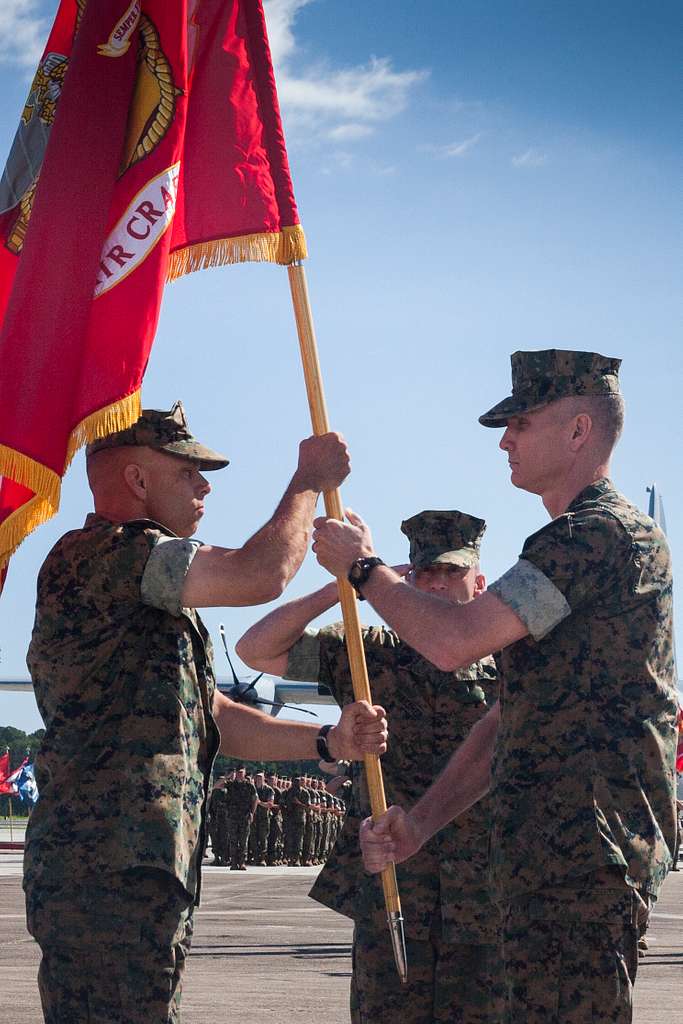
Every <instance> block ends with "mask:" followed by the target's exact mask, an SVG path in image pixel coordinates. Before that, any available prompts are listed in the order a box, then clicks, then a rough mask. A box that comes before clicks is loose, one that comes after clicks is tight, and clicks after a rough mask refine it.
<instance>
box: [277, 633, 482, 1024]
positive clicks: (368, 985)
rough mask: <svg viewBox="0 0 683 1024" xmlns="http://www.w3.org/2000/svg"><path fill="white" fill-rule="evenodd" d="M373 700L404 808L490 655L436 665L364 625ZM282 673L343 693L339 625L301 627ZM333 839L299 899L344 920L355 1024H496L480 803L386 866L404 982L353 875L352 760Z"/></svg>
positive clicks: (455, 727) (381, 922) (367, 878)
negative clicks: (391, 878)
mask: <svg viewBox="0 0 683 1024" xmlns="http://www.w3.org/2000/svg"><path fill="white" fill-rule="evenodd" d="M363 641H364V646H365V652H366V659H367V664H368V673H369V677H370V686H371V690H372V695H373V700H375V701H376V702H377V703H379V704H381V705H382V706H383V707H384V708H386V710H387V717H388V720H389V722H390V723H391V725H390V728H391V739H390V743H389V748H388V750H387V753H386V754H385V755H384V756H383V758H382V766H383V772H384V781H385V787H386V793H387V800H388V802H390V803H399V804H404V805H410V804H412V803H414V802H415V801H416V800H417V799H418V798H419V797H420V796H422V794H423V793H424V791H425V790H426V789H427V788H428V786H429V784H430V783H431V781H432V779H433V778H434V776H435V775H436V774H438V772H440V771H441V769H442V768H443V767H444V765H445V763H446V761H447V760H448V758H449V757H450V755H451V754H452V752H453V748H454V747H455V746H456V745H457V744H458V743H459V742H460V741H461V740H462V739H464V737H465V736H466V735H467V733H468V732H469V730H470V728H471V727H472V726H473V725H474V723H475V722H476V721H478V720H479V719H480V718H481V717H482V715H483V714H485V712H486V711H487V710H488V708H489V706H490V705H491V704H493V703H495V701H496V699H497V695H498V683H497V679H496V670H495V666H494V664H493V662H492V661H491V660H490V659H487V660H486V661H483V662H479V663H477V664H475V665H472V666H471V667H470V668H469V669H464V670H461V671H459V672H456V673H450V672H440V671H439V670H438V669H436V668H434V666H433V665H431V664H429V662H427V661H425V660H424V659H423V658H421V657H420V656H419V655H418V654H417V653H416V652H415V651H413V650H411V648H409V647H408V646H407V645H406V644H403V643H401V641H400V640H399V638H398V637H397V636H396V634H395V633H393V632H392V631H391V630H388V629H384V628H382V627H372V628H365V629H364V630H363ZM286 678H289V679H299V680H318V681H319V682H322V683H324V684H325V685H326V686H329V688H330V690H331V691H332V694H333V696H334V698H335V700H336V701H337V703H338V704H340V705H343V704H345V703H348V702H349V701H352V700H353V699H354V698H353V691H352V684H351V676H350V673H349V665H348V659H347V654H346V650H345V647H344V642H343V627H342V626H341V625H337V626H330V627H326V628H324V629H321V630H319V631H317V632H309V631H307V632H306V633H305V634H304V636H303V637H302V638H301V640H299V641H298V642H297V643H296V644H295V645H294V646H293V647H292V649H291V651H290V656H289V662H288V666H287V673H286ZM354 769H355V772H356V778H355V781H354V791H353V798H352V803H351V807H350V810H349V812H348V815H347V818H346V821H345V823H344V827H343V829H342V832H341V834H340V836H339V838H338V839H337V843H336V846H335V848H334V850H333V851H332V853H331V855H330V857H329V858H328V861H327V864H326V866H325V867H324V868H323V870H322V871H321V873H320V875H319V876H318V880H317V881H316V883H315V885H314V886H313V889H312V890H311V896H312V897H313V898H314V899H316V900H318V901H319V902H321V903H323V904H324V905H325V906H328V907H331V908H332V909H333V910H337V911H338V912H339V913H341V914H345V915H346V916H347V917H350V918H352V919H353V920H354V923H355V931H354V969H353V979H352V988H351V1016H352V1020H353V1021H354V1022H355V1024H384V1022H385V1021H386V1022H389V1021H390V1022H391V1024H396V1020H397V1015H399V1014H400V1019H401V1021H403V1022H405V1024H432V1022H437V1021H438V1022H439V1024H441V1022H446V1021H448V1022H449V1024H465V1022H466V1024H497V1022H498V1021H499V1020H500V1012H501V1009H502V983H501V976H500V953H499V950H498V947H497V943H498V938H499V933H500V920H499V916H498V914H497V912H496V910H495V908H494V906H493V905H492V904H491V902H490V900H489V896H488V887H487V878H486V876H487V870H488V865H487V850H488V830H489V820H488V816H489V808H488V806H487V802H481V803H480V804H478V805H477V806H476V807H475V808H473V809H472V810H471V811H470V812H468V814H467V815H466V816H465V817H463V818H462V819H460V820H459V821H458V823H457V824H455V825H452V826H450V827H449V828H447V829H444V830H443V831H442V832H441V833H440V834H439V835H437V836H435V837H434V838H433V839H432V840H431V842H430V843H428V844H427V846H426V847H424V848H423V849H422V850H421V851H420V853H419V854H418V855H417V856H416V857H414V858H413V859H411V860H410V861H408V862H406V863H405V864H400V865H398V867H397V873H398V885H399V891H400V894H401V902H402V908H403V915H404V918H405V928H406V941H407V947H408V948H407V953H408V962H409V965H410V969H409V980H408V985H407V986H402V985H401V984H400V982H399V980H398V976H397V974H396V968H395V966H394V960H393V955H392V951H391V944H390V941H389V936H388V931H387V926H386V914H385V911H384V900H383V895H382V886H381V882H380V880H379V878H378V877H376V876H371V875H368V874H366V873H365V871H364V869H363V864H362V860H361V855H360V847H359V843H358V826H359V823H360V820H361V819H362V818H363V817H365V816H366V815H367V814H369V813H370V804H369V797H368V792H367V786H366V783H365V778H364V775H363V773H362V769H361V768H360V767H358V766H354Z"/></svg>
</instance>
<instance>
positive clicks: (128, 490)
mask: <svg viewBox="0 0 683 1024" xmlns="http://www.w3.org/2000/svg"><path fill="white" fill-rule="evenodd" d="M87 473H88V483H89V485H90V490H91V491H92V493H93V498H94V500H95V511H96V512H97V513H98V514H99V515H102V516H104V517H105V518H106V519H110V520H111V521H112V522H126V521H128V520H131V519H151V520H153V521H154V522H157V523H161V524H162V525H164V526H166V527H168V529H170V530H172V531H173V533H176V534H177V535H178V536H179V537H190V536H192V534H193V533H194V532H195V531H196V529H197V527H198V525H199V520H200V519H201V516H202V515H203V511H204V505H203V499H204V497H205V496H206V495H207V494H208V493H209V491H210V490H211V488H210V486H209V484H208V482H207V481H206V479H205V477H203V476H202V474H201V473H200V472H199V470H198V468H197V464H196V463H195V462H193V461H191V460H190V459H187V458H182V457H180V456H178V455H171V454H169V453H168V452H163V451H159V450H156V449H154V448H149V447H145V446H142V445H139V446H138V445H131V446H122V447H116V448H104V449H102V450H101V451H98V452H95V453H93V454H92V455H89V456H88V459H87Z"/></svg>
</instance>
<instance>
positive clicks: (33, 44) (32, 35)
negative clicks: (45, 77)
mask: <svg viewBox="0 0 683 1024" xmlns="http://www.w3.org/2000/svg"><path fill="white" fill-rule="evenodd" d="M40 7H41V5H40V3H39V0H2V6H0V64H11V65H14V66H15V67H21V68H26V69H29V70H32V69H33V68H35V67H37V65H38V61H39V60H40V57H41V55H42V52H43V48H44V46H45V41H46V39H47V36H48V32H49V28H50V25H49V22H48V20H47V19H46V18H43V17H41V16H40Z"/></svg>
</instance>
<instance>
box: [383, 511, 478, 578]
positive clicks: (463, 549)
mask: <svg viewBox="0 0 683 1024" xmlns="http://www.w3.org/2000/svg"><path fill="white" fill-rule="evenodd" d="M485 530H486V523H485V521H484V520H483V519H477V518H476V516H469V515H467V514H466V513H465V512H457V511H447V512H433V511H425V512H418V513H417V515H415V516H411V517H410V519H404V521H403V522H402V523H401V532H402V533H405V535H406V537H407V538H408V540H409V541H410V564H411V565H412V566H413V567H414V568H415V569H427V568H428V567H429V566H430V565H439V564H442V563H445V564H447V565H459V566H463V567H467V568H469V567H471V566H473V565H477V563H478V562H479V549H480V547H481V539H482V537H483V536H484V531H485Z"/></svg>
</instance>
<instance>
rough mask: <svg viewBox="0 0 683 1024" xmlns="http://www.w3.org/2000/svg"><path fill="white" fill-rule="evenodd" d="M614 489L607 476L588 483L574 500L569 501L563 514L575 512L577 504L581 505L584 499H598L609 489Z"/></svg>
mask: <svg viewBox="0 0 683 1024" xmlns="http://www.w3.org/2000/svg"><path fill="white" fill-rule="evenodd" d="M614 490H616V488H615V486H614V484H613V483H612V481H611V480H610V478H609V477H608V476H603V477H601V478H600V479H599V480H596V481H595V482H594V483H592V484H589V485H588V487H584V489H583V490H582V491H580V492H579V493H578V494H577V495H576V497H575V498H574V500H573V501H572V502H570V503H569V505H568V506H567V508H566V509H565V515H566V513H567V512H575V511H576V509H577V508H578V507H579V505H583V503H584V502H586V501H598V500H599V499H600V498H601V497H602V496H603V494H607V493H608V492H609V491H614Z"/></svg>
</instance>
